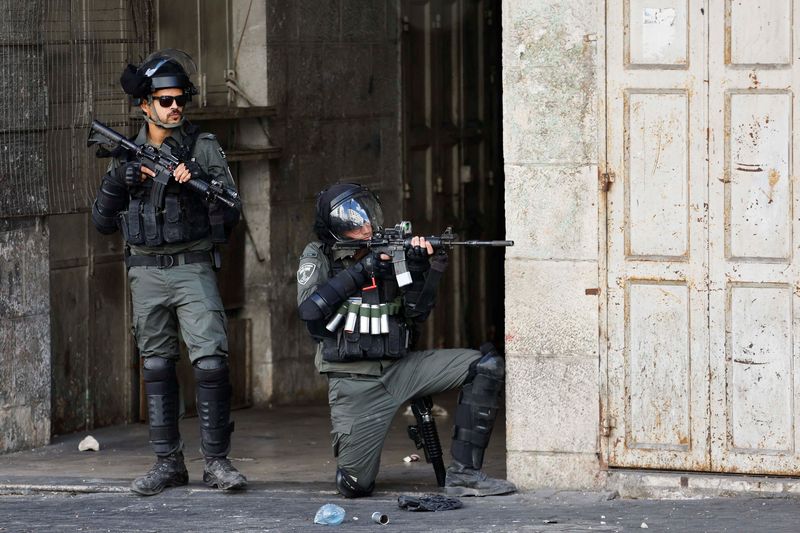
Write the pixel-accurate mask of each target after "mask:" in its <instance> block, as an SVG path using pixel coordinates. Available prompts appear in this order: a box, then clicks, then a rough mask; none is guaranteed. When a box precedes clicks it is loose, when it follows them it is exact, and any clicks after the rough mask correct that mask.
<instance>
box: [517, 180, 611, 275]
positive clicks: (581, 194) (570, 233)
mask: <svg viewBox="0 0 800 533" xmlns="http://www.w3.org/2000/svg"><path fill="white" fill-rule="evenodd" d="M505 173H506V181H505V199H506V205H508V206H509V207H513V208H510V209H508V210H507V211H506V235H507V238H508V239H512V240H514V246H513V247H512V248H509V249H508V250H507V251H506V258H513V257H526V258H535V259H562V260H563V259H576V260H597V253H598V249H597V232H598V227H597V220H598V215H597V209H598V207H597V202H598V190H597V189H598V188H597V167H595V166H593V165H592V166H584V167H550V166H546V167H533V166H519V165H506V169H505ZM556 197H558V198H559V201H554V200H553V199H554V198H556Z"/></svg>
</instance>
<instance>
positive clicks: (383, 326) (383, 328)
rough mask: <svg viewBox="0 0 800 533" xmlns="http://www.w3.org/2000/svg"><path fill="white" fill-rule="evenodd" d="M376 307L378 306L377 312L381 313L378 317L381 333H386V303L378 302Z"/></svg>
mask: <svg viewBox="0 0 800 533" xmlns="http://www.w3.org/2000/svg"><path fill="white" fill-rule="evenodd" d="M378 307H379V313H380V315H381V318H380V330H381V335H386V334H387V333H389V306H388V305H386V304H380V305H379V306H378Z"/></svg>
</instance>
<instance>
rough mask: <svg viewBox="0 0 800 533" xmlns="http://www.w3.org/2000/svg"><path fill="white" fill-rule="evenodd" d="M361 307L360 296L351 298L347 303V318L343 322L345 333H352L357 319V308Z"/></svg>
mask: <svg viewBox="0 0 800 533" xmlns="http://www.w3.org/2000/svg"><path fill="white" fill-rule="evenodd" d="M360 308H361V298H353V299H351V300H350V303H348V304H347V320H346V321H345V323H344V331H345V333H353V332H354V331H355V330H356V322H357V321H358V310H359V309H360Z"/></svg>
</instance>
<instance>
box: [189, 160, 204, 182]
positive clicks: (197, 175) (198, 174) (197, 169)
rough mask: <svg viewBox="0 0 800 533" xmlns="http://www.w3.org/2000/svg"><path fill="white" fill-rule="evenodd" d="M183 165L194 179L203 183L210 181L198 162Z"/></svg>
mask: <svg viewBox="0 0 800 533" xmlns="http://www.w3.org/2000/svg"><path fill="white" fill-rule="evenodd" d="M183 165H184V166H185V167H186V170H188V171H189V173H191V175H192V179H193V180H194V179H201V180H203V181H208V175H207V174H206V173H205V171H204V170H203V168H202V167H201V166H200V165H199V164H198V163H197V161H185V162H184V163H183Z"/></svg>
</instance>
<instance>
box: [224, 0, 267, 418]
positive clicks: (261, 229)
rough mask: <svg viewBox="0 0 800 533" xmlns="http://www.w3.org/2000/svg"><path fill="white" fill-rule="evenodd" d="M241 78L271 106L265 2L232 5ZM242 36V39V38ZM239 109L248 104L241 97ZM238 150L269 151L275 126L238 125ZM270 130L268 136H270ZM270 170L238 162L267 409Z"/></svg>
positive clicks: (261, 400) (255, 373)
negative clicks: (250, 237)
mask: <svg viewBox="0 0 800 533" xmlns="http://www.w3.org/2000/svg"><path fill="white" fill-rule="evenodd" d="M232 14H233V18H232V20H233V24H232V28H233V32H232V34H233V36H234V41H233V42H234V45H237V44H238V46H239V48H238V54H237V56H236V58H235V59H236V64H235V65H234V68H235V70H236V79H237V84H238V86H239V87H240V88H241V89H242V90H243V91H244V93H245V94H246V95H247V98H248V99H249V100H250V102H251V104H252V105H256V106H266V105H270V104H272V103H273V102H270V101H269V98H268V97H267V95H268V93H269V89H270V85H271V84H272V80H271V79H270V78H269V77H268V76H267V32H266V5H265V3H264V2H250V0H234V1H233V3H232ZM240 37H241V41H240V40H239V39H240ZM236 105H240V106H247V105H248V104H247V102H245V101H244V100H243V99H242V98H241V97H239V100H238V101H237V102H236ZM238 127H239V135H238V136H237V147H240V148H249V149H257V148H266V147H268V146H270V139H268V138H267V133H268V132H269V130H270V124H269V123H268V122H267V121H264V120H263V119H262V120H261V121H260V120H258V119H249V120H241V121H239V122H238ZM265 128H266V132H267V133H265ZM270 169H271V165H270V164H269V163H268V161H265V160H262V161H242V162H241V163H238V180H239V182H238V186H239V191H240V193H241V195H242V201H243V203H244V206H243V209H244V213H245V217H246V219H247V224H248V227H249V231H250V234H251V235H252V236H253V239H252V241H251V240H250V239H249V238H248V239H247V241H246V243H245V298H246V301H245V307H244V309H243V310H242V314H241V317H242V318H249V319H250V321H251V328H250V331H251V356H252V361H251V372H252V393H253V401H254V403H256V404H259V405H263V404H265V403H267V402H268V401H269V400H270V399H271V397H272V390H273V387H272V380H271V377H272V375H273V373H272V343H271V338H272V330H271V323H270V305H269V302H270V297H269V290H268V287H269V283H270V280H271V278H272V263H271V256H270V253H269V252H270V247H269V242H270V238H271V234H270V227H271V226H270V197H269V190H270V181H271V176H270Z"/></svg>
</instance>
